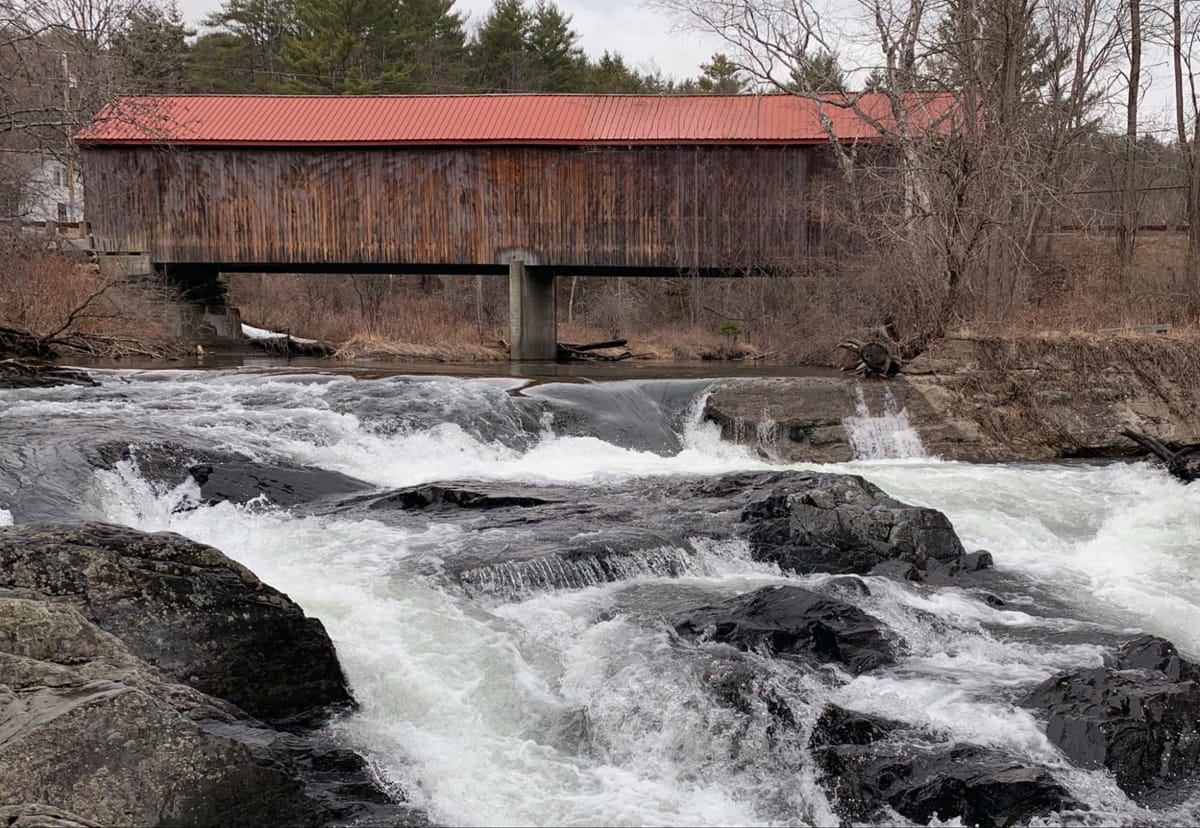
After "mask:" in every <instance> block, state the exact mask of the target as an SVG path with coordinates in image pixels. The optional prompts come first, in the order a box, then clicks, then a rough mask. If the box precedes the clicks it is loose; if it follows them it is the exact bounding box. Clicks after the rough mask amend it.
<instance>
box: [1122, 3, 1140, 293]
mask: <svg viewBox="0 0 1200 828" xmlns="http://www.w3.org/2000/svg"><path fill="white" fill-rule="evenodd" d="M1126 2H1127V3H1128V12H1129V30H1128V36H1127V38H1126V45H1127V48H1128V51H1129V73H1128V75H1127V76H1126V80H1127V83H1128V90H1127V94H1126V103H1125V145H1124V148H1123V149H1124V153H1123V160H1124V183H1123V184H1122V192H1121V221H1120V224H1118V226H1117V255H1118V256H1119V257H1120V260H1121V287H1122V288H1124V289H1128V288H1129V286H1130V285H1131V284H1132V282H1133V250H1134V247H1135V245H1136V244H1137V221H1138V218H1137V199H1138V192H1137V149H1138V147H1137V138H1138V100H1139V98H1140V97H1141V92H1142V90H1141V82H1142V9H1141V0H1126Z"/></svg>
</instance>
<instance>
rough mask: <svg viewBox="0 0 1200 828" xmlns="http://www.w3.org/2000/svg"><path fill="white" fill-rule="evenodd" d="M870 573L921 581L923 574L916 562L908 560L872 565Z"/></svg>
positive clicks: (883, 576) (902, 579)
mask: <svg viewBox="0 0 1200 828" xmlns="http://www.w3.org/2000/svg"><path fill="white" fill-rule="evenodd" d="M867 574H868V575H876V576H879V577H882V578H892V579H893V580H896V581H921V580H923V576H922V575H921V570H919V569H917V566H916V564H912V563H909V562H908V561H897V560H891V561H883V562H881V563H877V564H875V566H873V567H871V571H870V572H868V573H867Z"/></svg>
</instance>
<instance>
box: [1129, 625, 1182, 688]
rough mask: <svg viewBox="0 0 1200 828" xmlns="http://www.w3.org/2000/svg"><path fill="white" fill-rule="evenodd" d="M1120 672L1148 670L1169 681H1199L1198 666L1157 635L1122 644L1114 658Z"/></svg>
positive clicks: (1143, 636) (1145, 636) (1142, 636)
mask: <svg viewBox="0 0 1200 828" xmlns="http://www.w3.org/2000/svg"><path fill="white" fill-rule="evenodd" d="M1115 662H1116V664H1117V666H1118V667H1119V668H1120V669H1122V670H1150V671H1157V672H1160V673H1162V674H1163V675H1164V676H1166V677H1167V678H1168V679H1170V680H1171V681H1200V665H1197V664H1195V663H1193V662H1191V661H1188V660H1187V659H1185V658H1184V657H1183V656H1181V655H1179V651H1178V650H1176V649H1175V645H1174V644H1172V643H1171V642H1170V641H1168V640H1167V639H1165V638H1159V637H1158V636H1157V635H1141V636H1138V637H1137V638H1134V639H1133V640H1131V641H1127V642H1126V643H1124V644H1122V645H1121V647H1120V648H1119V649H1118V650H1117V654H1116V656H1115Z"/></svg>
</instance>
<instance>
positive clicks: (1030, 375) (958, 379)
mask: <svg viewBox="0 0 1200 828" xmlns="http://www.w3.org/2000/svg"><path fill="white" fill-rule="evenodd" d="M1197 365H1200V344H1197V343H1194V342H1190V341H1186V340H1179V339H1169V338H1157V339H1146V338H1141V339H1135V338H1123V337H1109V338H1106V339H1101V338H1097V337H1084V336H1059V337H1030V338H1025V339H1004V338H984V337H977V338H952V339H944V340H941V341H939V342H936V343H934V344H933V345H932V346H931V347H930V349H929V350H928V351H926V352H925V353H924V354H922V355H921V356H919V357H918V358H917V359H915V360H913V361H912V362H911V363H909V364H908V365H906V366H905V367H904V372H903V373H902V374H901V375H899V376H897V377H895V378H893V379H890V380H869V379H862V378H860V377H857V376H853V375H846V376H844V377H773V378H747V379H735V380H729V381H726V382H723V383H722V384H721V385H720V386H718V387H717V388H716V389H714V391H713V392H712V394H710V395H709V398H708V401H707V403H706V406H705V417H706V418H707V419H709V420H711V421H713V422H715V423H717V424H718V425H719V426H720V427H721V431H722V434H723V435H724V437H725V438H726V439H729V440H734V441H737V442H741V443H745V444H749V445H753V446H755V447H756V448H757V449H758V450H760V451H761V453H763V454H765V455H767V456H768V457H771V458H773V459H777V460H780V461H784V462H816V463H830V462H834V463H838V462H845V461H848V460H850V459H852V458H853V456H854V446H853V444H852V441H851V436H850V433H849V431H848V430H847V428H846V425H845V423H846V422H847V420H850V419H851V418H854V417H858V416H861V414H862V410H863V408H864V407H865V409H866V411H867V412H869V414H870V415H872V416H879V415H882V414H886V413H888V412H900V411H903V412H905V413H906V414H907V416H908V419H909V422H910V423H911V424H912V426H913V428H914V429H915V430H916V432H917V434H918V435H919V436H920V438H921V442H922V444H923V445H924V447H925V450H926V452H927V453H928V454H930V455H933V456H937V457H941V458H943V459H946V460H964V461H972V462H993V461H1007V460H1045V459H1052V458H1058V457H1089V456H1093V457H1095V456H1098V457H1129V456H1133V455H1134V454H1135V453H1137V451H1136V450H1137V447H1136V446H1135V445H1134V444H1133V443H1132V442H1130V441H1129V440H1128V439H1127V438H1125V437H1124V436H1122V434H1121V431H1122V430H1123V429H1133V430H1134V431H1138V432H1141V433H1144V434H1149V435H1151V436H1153V437H1156V438H1158V439H1160V440H1162V441H1164V442H1167V443H1177V444H1185V443H1197V442H1200V376H1198V375H1197V371H1196V366H1197Z"/></svg>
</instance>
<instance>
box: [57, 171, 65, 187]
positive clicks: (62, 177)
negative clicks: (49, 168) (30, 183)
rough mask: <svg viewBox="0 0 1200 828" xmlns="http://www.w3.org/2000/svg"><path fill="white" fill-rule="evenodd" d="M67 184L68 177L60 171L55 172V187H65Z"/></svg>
mask: <svg viewBox="0 0 1200 828" xmlns="http://www.w3.org/2000/svg"><path fill="white" fill-rule="evenodd" d="M66 183H67V176H66V175H65V174H64V173H63V171H62V170H60V169H55V170H54V186H56V187H63V186H65V185H66Z"/></svg>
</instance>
